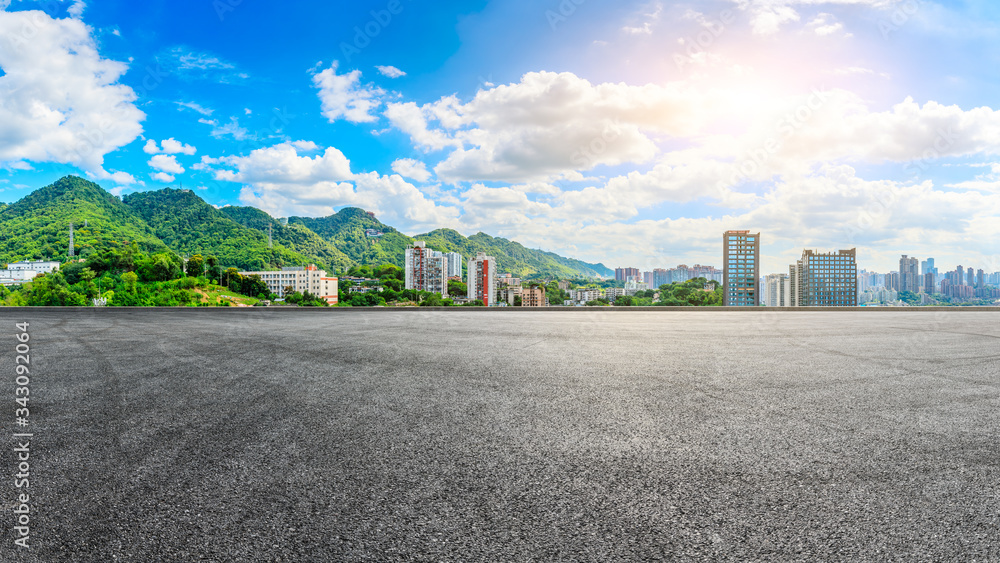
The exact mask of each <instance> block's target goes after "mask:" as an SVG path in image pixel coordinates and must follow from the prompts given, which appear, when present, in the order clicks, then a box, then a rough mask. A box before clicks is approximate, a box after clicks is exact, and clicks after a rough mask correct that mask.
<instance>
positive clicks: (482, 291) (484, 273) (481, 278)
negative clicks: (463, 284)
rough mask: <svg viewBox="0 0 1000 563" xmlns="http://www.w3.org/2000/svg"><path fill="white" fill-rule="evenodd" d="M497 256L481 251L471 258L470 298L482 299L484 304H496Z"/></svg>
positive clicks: (490, 305) (491, 305)
mask: <svg viewBox="0 0 1000 563" xmlns="http://www.w3.org/2000/svg"><path fill="white" fill-rule="evenodd" d="M496 263H497V261H496V258H494V257H492V256H487V255H486V254H485V253H482V252H479V253H477V254H476V257H475V258H470V259H469V281H468V290H469V293H468V296H469V299H470V300H473V301H475V300H481V301H482V302H483V305H485V306H487V307H493V306H495V305H496V294H497V271H496Z"/></svg>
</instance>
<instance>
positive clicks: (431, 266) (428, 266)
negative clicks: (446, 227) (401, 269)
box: [404, 240, 448, 297]
mask: <svg viewBox="0 0 1000 563" xmlns="http://www.w3.org/2000/svg"><path fill="white" fill-rule="evenodd" d="M405 276H406V277H405V284H404V287H405V288H406V289H415V290H417V291H429V292H431V293H439V294H441V297H448V259H447V258H446V257H445V256H444V255H443V254H441V253H440V252H437V251H436V250H431V249H429V248H427V243H425V242H424V241H422V240H418V241H416V242H414V243H413V245H412V246H407V247H406V264H405Z"/></svg>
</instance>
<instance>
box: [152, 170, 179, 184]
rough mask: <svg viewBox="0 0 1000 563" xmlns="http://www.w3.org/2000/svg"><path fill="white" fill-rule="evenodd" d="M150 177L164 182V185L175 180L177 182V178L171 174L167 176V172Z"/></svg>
mask: <svg viewBox="0 0 1000 563" xmlns="http://www.w3.org/2000/svg"><path fill="white" fill-rule="evenodd" d="M150 177H151V178H152V179H154V180H156V181H157V182H163V183H164V184H169V183H171V182H173V181H174V180H176V178H174V177H173V176H171V175H170V174H167V173H166V172H157V173H155V174H150Z"/></svg>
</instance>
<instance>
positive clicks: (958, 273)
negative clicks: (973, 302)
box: [955, 265, 965, 285]
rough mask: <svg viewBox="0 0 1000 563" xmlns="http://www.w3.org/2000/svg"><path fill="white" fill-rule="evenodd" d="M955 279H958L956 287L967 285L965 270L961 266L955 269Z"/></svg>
mask: <svg viewBox="0 0 1000 563" xmlns="http://www.w3.org/2000/svg"><path fill="white" fill-rule="evenodd" d="M955 277H956V278H957V279H956V280H955V285H965V268H962V266H961V265H959V266H958V267H957V268H955Z"/></svg>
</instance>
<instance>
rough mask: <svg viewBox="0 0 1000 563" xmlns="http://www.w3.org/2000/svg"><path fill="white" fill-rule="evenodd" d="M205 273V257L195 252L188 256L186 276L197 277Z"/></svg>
mask: <svg viewBox="0 0 1000 563" xmlns="http://www.w3.org/2000/svg"><path fill="white" fill-rule="evenodd" d="M203 273H205V259H204V258H202V257H201V254H195V255H194V256H192V257H190V258H188V261H187V275H188V277H192V278H197V277H199V276H201V275H202V274H203Z"/></svg>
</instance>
